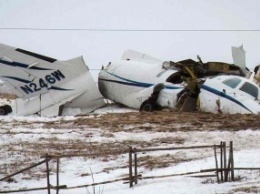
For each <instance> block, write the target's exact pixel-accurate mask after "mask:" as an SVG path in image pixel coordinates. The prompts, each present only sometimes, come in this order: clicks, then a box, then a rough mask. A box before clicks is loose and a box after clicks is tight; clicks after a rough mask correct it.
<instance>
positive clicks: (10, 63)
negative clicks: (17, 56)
mask: <svg viewBox="0 0 260 194" xmlns="http://www.w3.org/2000/svg"><path fill="white" fill-rule="evenodd" d="M0 63H2V64H5V65H9V66H12V67H21V68H28V69H35V70H52V69H46V68H42V67H35V66H32V67H29V65H27V64H24V63H19V62H15V61H14V62H10V61H5V60H1V59H0Z"/></svg>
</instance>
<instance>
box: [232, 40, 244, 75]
mask: <svg viewBox="0 0 260 194" xmlns="http://www.w3.org/2000/svg"><path fill="white" fill-rule="evenodd" d="M231 50H232V58H233V61H234V64H235V65H236V66H238V67H240V68H241V70H242V71H243V72H244V73H245V74H247V69H246V51H245V50H244V48H243V45H241V46H240V47H234V46H232V48H231Z"/></svg>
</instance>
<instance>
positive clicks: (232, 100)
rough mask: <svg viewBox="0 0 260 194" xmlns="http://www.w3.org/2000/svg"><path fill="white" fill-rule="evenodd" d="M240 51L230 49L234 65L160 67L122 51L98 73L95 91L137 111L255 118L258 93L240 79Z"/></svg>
mask: <svg viewBox="0 0 260 194" xmlns="http://www.w3.org/2000/svg"><path fill="white" fill-rule="evenodd" d="M241 48H242V47H239V48H235V47H234V48H232V54H233V58H235V59H234V62H235V63H236V65H234V64H228V63H222V62H207V63H203V62H202V60H201V59H200V57H198V60H199V61H198V62H196V61H194V60H192V59H187V60H183V61H179V62H177V63H176V62H172V61H166V62H163V61H161V60H158V59H156V58H154V57H151V56H148V55H146V54H143V53H139V52H136V51H133V50H127V51H126V52H125V53H124V55H123V57H122V59H121V60H119V61H115V62H110V63H109V64H108V65H107V66H106V67H105V68H103V69H102V70H101V71H100V73H99V77H98V85H99V90H100V92H101V94H102V95H103V96H104V97H105V98H108V99H110V100H112V101H114V102H117V103H120V104H123V105H125V106H128V107H130V108H134V109H139V110H140V111H153V110H161V109H162V108H172V109H177V110H180V111H194V110H200V111H207V112H215V113H217V112H218V113H231V114H233V113H254V114H257V113H259V112H260V104H259V99H260V90H259V87H258V86H257V85H256V84H255V83H254V82H253V81H252V79H251V80H250V79H246V78H244V77H246V75H247V73H248V72H247V70H246V68H245V61H244V60H245V56H243V54H245V52H243V50H242V49H241ZM223 75H225V76H223ZM233 82H235V83H233Z"/></svg>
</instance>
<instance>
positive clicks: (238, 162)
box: [0, 106, 260, 194]
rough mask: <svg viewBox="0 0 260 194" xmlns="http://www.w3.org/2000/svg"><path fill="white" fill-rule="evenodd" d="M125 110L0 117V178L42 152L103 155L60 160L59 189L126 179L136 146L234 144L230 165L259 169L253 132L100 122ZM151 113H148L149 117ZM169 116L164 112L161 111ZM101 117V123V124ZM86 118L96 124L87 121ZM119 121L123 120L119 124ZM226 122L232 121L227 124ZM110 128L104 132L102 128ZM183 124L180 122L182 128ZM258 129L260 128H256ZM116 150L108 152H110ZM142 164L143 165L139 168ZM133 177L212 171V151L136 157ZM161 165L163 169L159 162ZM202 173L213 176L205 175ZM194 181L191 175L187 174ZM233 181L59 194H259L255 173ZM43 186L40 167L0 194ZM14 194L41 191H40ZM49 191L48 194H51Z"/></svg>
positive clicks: (1, 187)
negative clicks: (54, 115)
mask: <svg viewBox="0 0 260 194" xmlns="http://www.w3.org/2000/svg"><path fill="white" fill-rule="evenodd" d="M131 111H132V110H130V109H124V108H117V107H113V106H112V107H110V108H109V109H103V110H102V109H101V110H98V111H96V114H94V115H87V116H79V117H57V118H39V117H11V116H7V117H0V133H1V136H0V146H1V153H0V174H1V175H0V178H2V177H4V176H7V175H8V174H11V173H14V172H16V171H18V170H20V169H22V168H25V167H28V166H30V165H31V164H34V163H37V162H39V161H41V160H43V159H44V158H41V156H43V155H44V153H49V154H55V155H57V154H84V153H85V154H88V153H96V152H97V151H99V152H100V151H102V150H103V151H106V152H107V151H110V152H111V154H109V155H103V156H100V155H97V156H94V157H73V158H72V157H70V158H62V159H60V167H59V169H60V180H59V184H60V185H67V187H73V186H80V185H86V184H91V183H98V182H102V181H109V180H114V179H120V178H122V177H127V176H128V153H126V152H125V150H127V148H128V146H129V145H132V146H134V147H135V145H137V146H136V147H138V148H140V147H141V148H148V147H149V148H150V147H157V148H159V147H160V148H161V147H180V146H194V145H209V144H212V143H213V144H219V142H220V141H226V142H227V143H228V142H229V141H233V142H234V162H235V167H260V131H259V130H255V129H254V130H252V129H250V128H248V129H246V130H230V131H229V130H222V129H220V130H215V129H213V130H201V131H200V130H191V131H183V130H179V131H178V130H175V131H167V130H166V131H163V130H156V129H155V128H156V126H155V124H153V123H152V122H150V123H141V124H140V123H139V124H135V123H134V122H132V121H131V122H130V120H131V117H132V116H131V114H130V115H127V116H126V117H127V118H128V119H129V124H128V125H120V126H121V128H117V127H116V126H115V123H113V119H112V118H111V120H107V121H106V122H107V123H105V124H104V125H103V124H101V121H102V118H104V117H103V114H104V113H105V112H110V113H109V114H116V113H118V112H121V113H122V112H123V113H122V115H121V116H122V118H123V117H124V116H123V115H124V113H125V112H131ZM151 114H152V113H151ZM169 114H171V113H170V112H169ZM107 118H108V117H106V119H107ZM91 119H93V120H94V119H101V120H99V121H98V122H97V123H100V125H99V126H98V125H97V123H95V124H93V123H90V122H91ZM126 120H127V119H126ZM230 122H232V121H230ZM109 123H110V124H111V126H112V127H110V128H109V126H108V125H110V124H109ZM185 124H186V123H184V125H185ZM259 129H260V126H259ZM118 150H121V153H120V151H119V152H117V154H115V153H116V151H118ZM147 161H150V162H147ZM138 162H139V165H140V167H139V168H138V173H139V174H141V175H142V176H143V177H148V176H161V175H168V174H178V173H186V172H194V171H200V170H202V169H209V168H215V158H214V152H213V149H209V148H207V149H203V150H201V149H200V150H175V151H157V152H149V153H148V152H147V153H140V154H139V155H138ZM165 162H166V163H167V165H165V166H164V163H165ZM55 172H56V162H55V161H54V160H52V161H51V162H50V173H51V176H50V184H51V185H54V186H55V185H56V174H55ZM209 174H212V175H213V174H214V173H213V172H211V173H209ZM195 175H196V174H195ZM235 178H236V181H235V182H227V183H217V179H216V177H203V178H202V177H200V178H198V177H194V176H193V175H186V176H173V177H168V178H156V179H143V180H139V181H138V184H137V185H134V187H133V188H129V184H124V181H116V182H113V183H109V184H104V185H97V186H95V187H92V186H90V187H88V188H86V187H83V188H75V189H69V190H66V189H65V190H60V191H59V193H60V194H69V193H70V194H71V193H72V194H81V193H82V194H84V193H86V194H94V193H95V194H101V193H103V194H144V193H145V194H146V193H149V194H158V193H162V194H171V193H174V194H181V193H183V194H184V193H187V194H190V193H193V194H201V193H208V194H216V193H228V194H232V193H236V194H242V193H260V186H259V185H260V171H259V170H247V171H245V170H239V171H237V170H236V171H235ZM37 187H46V166H45V164H42V165H40V166H38V167H35V168H34V169H32V170H29V171H27V172H25V173H22V174H18V175H16V176H14V177H13V179H11V180H8V181H1V182H0V191H7V190H15V189H25V188H37ZM21 193H32V194H34V193H35V194H38V193H44V194H45V193H47V191H46V190H41V191H30V192H29V191H28V192H21ZM51 193H56V191H55V190H52V191H51Z"/></svg>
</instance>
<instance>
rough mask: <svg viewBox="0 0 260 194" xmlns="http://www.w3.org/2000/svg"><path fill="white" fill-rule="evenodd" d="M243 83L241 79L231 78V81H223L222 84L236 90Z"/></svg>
mask: <svg viewBox="0 0 260 194" xmlns="http://www.w3.org/2000/svg"><path fill="white" fill-rule="evenodd" d="M240 82H241V79H239V78H230V79H226V80H225V81H223V82H222V83H223V84H225V85H227V86H229V87H231V88H235V87H237V85H238V84H239V83H240Z"/></svg>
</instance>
